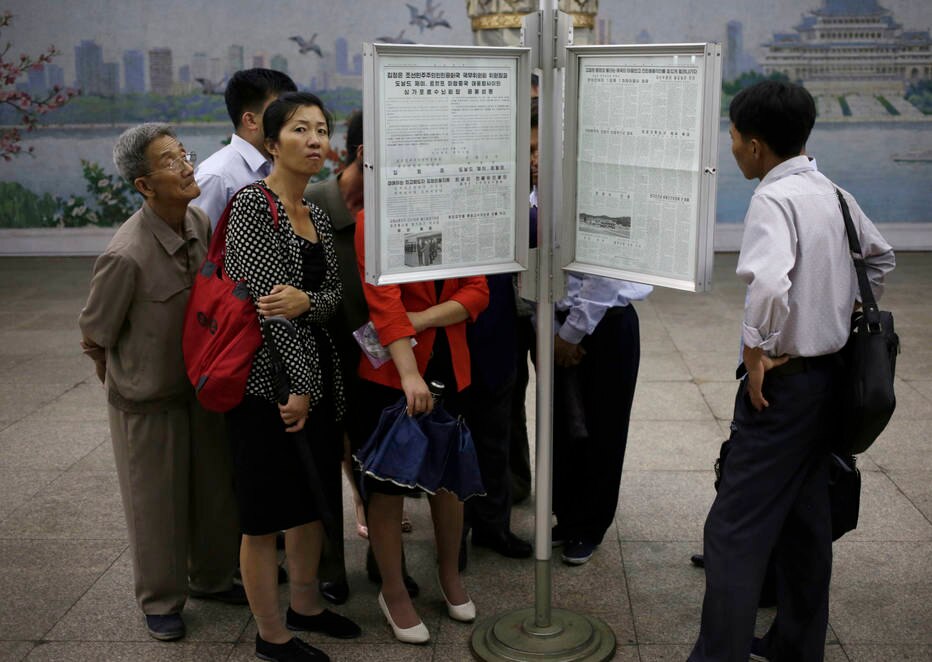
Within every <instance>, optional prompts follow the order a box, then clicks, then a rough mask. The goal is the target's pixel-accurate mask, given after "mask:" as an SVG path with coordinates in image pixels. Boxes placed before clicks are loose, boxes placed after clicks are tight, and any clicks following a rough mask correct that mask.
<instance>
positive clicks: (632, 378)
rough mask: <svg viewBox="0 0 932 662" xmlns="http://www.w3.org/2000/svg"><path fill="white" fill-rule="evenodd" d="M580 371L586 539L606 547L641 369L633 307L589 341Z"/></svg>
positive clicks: (580, 500) (580, 492) (581, 500)
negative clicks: (603, 543) (583, 416)
mask: <svg viewBox="0 0 932 662" xmlns="http://www.w3.org/2000/svg"><path fill="white" fill-rule="evenodd" d="M584 347H585V349H586V352H587V353H586V356H585V358H584V359H583V361H582V363H581V364H580V366H579V370H580V375H579V377H580V387H581V390H582V397H583V407H584V409H585V420H586V430H587V432H588V434H589V436H588V438H587V439H586V442H585V444H582V447H581V448H578V449H577V452H578V453H580V455H581V458H582V462H581V463H580V465H581V469H580V473H579V474H577V475H576V476H575V477H574V478H575V480H574V488H573V489H574V490H575V491H576V492H577V502H576V503H577V506H576V507H577V508H578V510H577V512H575V513H574V517H573V519H574V521H576V522H577V528H578V529H579V536H580V538H581V539H582V540H583V541H584V542H587V543H591V544H600V543H601V542H602V538H603V536H604V535H605V532H606V531H607V530H608V527H610V526H611V524H612V522H613V521H614V520H615V511H616V509H617V507H618V493H619V488H620V485H621V476H622V468H623V466H624V461H625V449H626V447H627V443H628V424H629V422H630V419H631V406H632V404H633V402H634V390H635V385H636V383H637V376H638V367H639V365H640V357H641V352H640V329H639V325H638V317H637V313H636V312H635V310H634V307H633V306H630V305H629V306H626V307H625V308H623V309H622V311H621V312H620V313H618V312H613V314H612V315H610V316H608V317H605V318H604V319H602V321H601V322H600V323H599V325H598V326H597V327H596V329H595V331H594V332H593V334H592V335H591V336H590V337H589V338H587V339H586V340H585V341H584Z"/></svg>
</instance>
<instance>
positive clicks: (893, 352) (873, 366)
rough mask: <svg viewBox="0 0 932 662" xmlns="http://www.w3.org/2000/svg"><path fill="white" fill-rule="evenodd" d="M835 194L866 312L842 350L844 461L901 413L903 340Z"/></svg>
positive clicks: (840, 413)
mask: <svg viewBox="0 0 932 662" xmlns="http://www.w3.org/2000/svg"><path fill="white" fill-rule="evenodd" d="M835 192H836V193H837V194H838V200H839V202H840V203H841V212H842V216H843V217H844V219H845V232H846V234H847V235H848V245H849V247H850V248H851V256H852V258H853V260H854V268H855V271H856V272H857V276H858V289H859V290H860V292H861V306H862V310H860V311H858V312H856V313H855V314H854V315H852V316H851V335H850V336H849V337H848V342H847V343H846V344H845V346H844V348H843V349H842V350H841V354H842V358H843V360H844V365H845V368H844V375H845V377H844V384H843V387H842V391H841V395H840V400H839V407H838V416H839V419H840V420H839V424H840V435H839V438H838V439H839V441H838V445H837V446H836V448H835V450H836V451H837V452H838V453H839V454H841V455H853V454H856V453H863V452H864V451H866V450H867V449H868V448H869V447H870V445H871V444H873V443H874V440H875V439H877V437H878V436H879V435H880V433H881V432H883V429H884V428H885V427H886V426H887V423H888V422H889V420H890V417H891V416H892V415H893V410H894V409H896V395H895V394H894V392H893V377H894V374H895V372H896V356H897V354H899V352H900V339H899V337H898V336H897V335H896V333H895V332H894V330H893V314H892V313H890V312H888V311H884V310H879V309H878V308H877V301H876V300H875V299H874V293H873V292H872V291H871V286H870V281H868V279H867V272H866V270H865V267H864V258H863V256H862V254H861V244H860V242H859V241H858V235H857V232H855V230H854V224H853V223H852V222H851V214H850V212H849V211H848V203H847V202H845V198H844V196H843V195H842V194H841V191H839V190H838V189H835Z"/></svg>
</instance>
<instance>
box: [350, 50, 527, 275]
mask: <svg viewBox="0 0 932 662" xmlns="http://www.w3.org/2000/svg"><path fill="white" fill-rule="evenodd" d="M529 55H530V49H529V48H491V47H468V46H456V47H451V46H421V45H407V44H379V43H376V44H365V45H364V47H363V56H364V58H363V59H364V80H363V131H364V135H365V139H364V144H365V150H364V151H365V154H364V169H365V208H366V281H367V282H370V283H375V284H378V285H382V284H389V283H407V282H415V281H426V280H435V279H440V278H452V277H458V276H475V275H480V274H495V273H507V272H515V271H520V270H523V269H525V268H526V266H527V251H528V196H527V191H528V188H529V178H530V175H529V169H530V165H529V150H530V147H529V140H530V136H529V134H530V130H529V120H528V118H529V117H530V98H529V92H528V90H529V89H530V77H531V71H530V59H529Z"/></svg>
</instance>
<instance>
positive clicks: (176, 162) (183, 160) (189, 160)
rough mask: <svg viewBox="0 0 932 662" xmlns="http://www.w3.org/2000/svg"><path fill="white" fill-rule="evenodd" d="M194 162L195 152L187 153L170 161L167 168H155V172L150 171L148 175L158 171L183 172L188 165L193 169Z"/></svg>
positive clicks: (195, 158)
mask: <svg viewBox="0 0 932 662" xmlns="http://www.w3.org/2000/svg"><path fill="white" fill-rule="evenodd" d="M195 161H197V152H187V153H185V154H182V155H181V156H179V157H177V158H174V159H172V160H171V162H170V163H169V164H168V165H167V166H163V167H161V168H156V169H155V170H152V171H151V172H150V173H149V174H150V175H151V174H152V173H154V172H158V171H159V170H171V171H172V172H181V171H182V170H184V166H185V164H188V165H190V166H191V167H192V168H193V167H194V163H195Z"/></svg>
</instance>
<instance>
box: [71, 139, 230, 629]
mask: <svg viewBox="0 0 932 662" xmlns="http://www.w3.org/2000/svg"><path fill="white" fill-rule="evenodd" d="M194 159H195V156H194V154H193V153H190V152H187V151H185V148H184V146H183V145H182V144H181V142H180V141H179V140H178V138H177V137H176V136H175V133H174V132H173V131H172V129H171V127H169V126H168V125H165V124H142V125H140V126H136V127H133V128H131V129H128V130H126V131H125V132H124V133H123V134H122V135H121V136H120V137H119V139H118V140H117V142H116V145H115V146H114V148H113V161H114V163H115V164H116V167H117V168H118V169H119V171H120V174H121V175H122V176H123V177H125V178H126V179H127V180H128V181H129V182H131V183H132V184H133V186H135V188H136V190H137V191H139V193H140V194H141V195H142V196H143V198H144V202H143V205H142V207H141V208H140V209H139V211H137V212H136V213H135V214H133V215H132V216H130V218H129V219H128V220H127V221H126V222H125V223H124V224H123V225H122V226H121V227H120V229H119V230H117V232H116V234H115V235H114V237H113V240H112V241H111V242H110V245H109V246H108V247H107V249H106V251H104V253H103V254H102V255H101V256H100V257H99V258H98V259H97V262H96V264H95V265H94V274H93V278H92V280H91V287H90V294H89V295H88V298H87V304H86V305H85V307H84V309H83V310H82V311H81V316H80V318H79V324H80V327H81V332H82V334H83V340H82V343H81V345H82V347H83V348H84V352H85V353H86V354H87V355H88V356H89V357H90V358H91V359H93V360H94V362H95V364H96V367H97V376H98V377H99V378H100V380H101V382H103V384H104V387H105V389H106V391H107V402H108V410H109V415H110V436H111V439H112V441H113V452H114V456H115V459H116V467H117V474H118V476H119V481H120V493H121V495H122V498H123V509H124V511H125V514H126V524H127V529H128V535H129V546H130V552H131V554H132V557H133V574H134V577H135V590H136V600H137V602H138V603H139V607H140V608H141V609H142V612H143V614H145V619H146V627H147V629H148V631H149V634H150V635H152V636H153V637H154V638H156V639H160V640H163V641H168V640H172V639H180V638H181V637H183V636H184V634H185V628H184V621H182V619H181V610H182V608H183V607H184V605H185V602H186V600H187V598H188V597H189V596H190V597H199V598H205V599H214V600H220V601H223V602H228V603H234V604H245V602H246V599H245V594H244V592H243V590H242V587H241V586H238V585H234V584H233V571H234V568H235V560H236V553H237V543H238V535H237V534H238V524H237V521H236V510H235V504H234V501H233V489H232V479H231V468H230V454H229V450H228V448H227V444H226V440H225V436H224V434H223V427H222V426H223V421H222V418H220V417H219V416H217V415H214V414H210V413H208V412H206V411H204V410H203V409H202V408H201V407H200V405H199V404H198V402H197V399H196V398H195V396H194V390H193V388H192V387H191V384H190V383H189V381H188V379H187V376H186V374H185V369H184V360H183V358H182V351H181V331H182V325H183V320H184V312H185V305H186V304H187V301H188V296H189V294H190V291H191V285H192V283H193V281H194V276H195V274H196V272H197V269H198V267H199V266H200V264H201V262H202V261H203V260H204V257H205V255H206V253H207V245H208V240H209V237H210V222H209V221H208V219H207V216H206V215H205V214H204V213H203V212H202V211H201V210H200V209H197V208H195V207H189V206H188V203H189V202H190V201H191V200H193V199H194V198H196V197H197V196H198V194H199V189H198V186H197V183H196V182H195V181H194V167H193V163H194Z"/></svg>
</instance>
